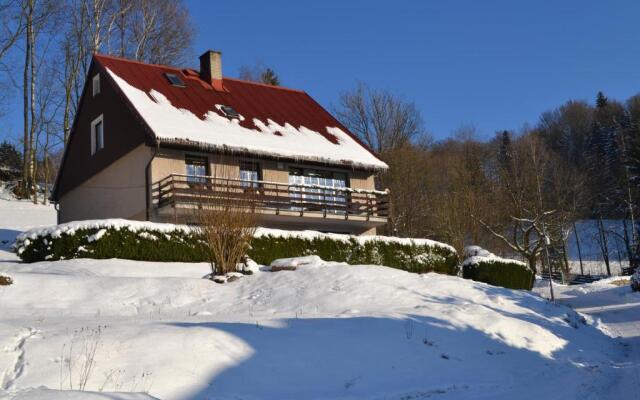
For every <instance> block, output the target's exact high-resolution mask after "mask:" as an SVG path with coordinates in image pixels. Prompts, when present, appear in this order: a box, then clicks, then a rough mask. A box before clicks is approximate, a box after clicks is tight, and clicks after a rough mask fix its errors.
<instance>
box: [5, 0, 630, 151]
mask: <svg viewBox="0 0 640 400" xmlns="http://www.w3.org/2000/svg"><path fill="white" fill-rule="evenodd" d="M186 1H187V6H188V7H189V9H190V11H191V14H192V18H193V21H194V24H195V32H196V38H195V43H194V44H193V47H192V49H191V51H192V53H193V55H192V59H193V63H192V65H191V66H197V63H198V60H197V56H198V55H199V54H201V53H202V52H204V51H205V50H206V49H208V48H211V49H216V50H221V51H222V52H223V73H224V74H225V75H226V76H237V73H238V68H239V67H240V66H241V65H251V64H254V63H256V62H257V61H261V62H262V63H264V64H266V65H269V66H271V67H272V68H274V69H275V70H276V71H277V73H278V74H279V75H280V77H281V80H282V83H283V85H285V86H290V87H294V88H299V89H304V90H306V91H307V92H308V93H309V94H311V95H312V96H313V97H315V98H316V99H317V100H318V101H319V102H320V103H321V104H323V105H324V106H325V107H327V108H331V105H332V104H335V103H336V101H337V99H338V97H339V95H340V93H341V92H343V91H345V90H348V89H350V88H353V87H354V86H355V84H356V82H357V81H362V82H366V83H368V84H369V85H370V86H372V87H375V88H384V89H389V90H391V91H393V92H394V93H396V94H397V95H399V96H402V97H404V98H405V99H407V100H410V101H413V102H415V103H416V105H417V107H418V109H419V110H420V111H421V112H422V115H423V117H424V120H425V126H426V128H427V130H428V131H429V132H430V133H431V134H432V135H433V136H434V137H435V138H436V139H442V138H445V137H447V136H449V135H451V134H452V132H453V131H455V130H456V129H457V128H459V127H460V126H463V125H470V124H472V125H474V126H475V127H476V128H477V129H478V131H479V134H480V135H481V138H489V137H492V136H493V134H494V133H495V132H496V131H497V130H502V129H519V128H521V127H522V126H523V125H524V124H530V125H533V124H535V123H536V121H537V120H538V117H539V115H540V113H542V112H543V111H546V110H549V109H552V108H554V107H557V106H559V105H560V104H562V103H563V102H565V101H566V100H569V99H584V100H588V101H591V102H593V99H594V98H595V94H596V92H597V91H598V90H602V91H604V92H605V94H606V95H608V96H609V97H611V98H616V99H620V100H624V99H626V98H627V97H629V96H631V95H634V94H636V93H638V92H640V1H638V0H606V1H603V0H581V1H578V0H529V1H519V0H518V1H514V0H482V1H481V0H475V1H474V0H447V1H444V0H441V1H427V0H424V1H418V0H415V1H409V0H394V1H380V0H369V1H364V0H358V1H356V0H351V1H348V0H320V1H293V0H290V1H285V0H269V1H260V0H243V1H230V0H227V1H220V0H216V1H208V0H186ZM15 98H16V99H18V98H19V96H16V97H15ZM14 105H15V107H14V106H12V105H9V109H8V110H5V112H7V115H5V117H4V118H3V120H2V123H3V125H4V126H3V128H4V129H2V132H0V139H1V136H2V135H10V136H14V137H18V136H19V134H20V132H21V129H22V128H21V118H20V112H21V111H20V110H21V105H20V104H18V103H15V104H14Z"/></svg>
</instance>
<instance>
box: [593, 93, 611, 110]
mask: <svg viewBox="0 0 640 400" xmlns="http://www.w3.org/2000/svg"><path fill="white" fill-rule="evenodd" d="M608 104H609V99H608V98H607V96H605V95H604V93H602V92H598V94H597V95H596V107H598V108H605V107H606V106H607V105H608Z"/></svg>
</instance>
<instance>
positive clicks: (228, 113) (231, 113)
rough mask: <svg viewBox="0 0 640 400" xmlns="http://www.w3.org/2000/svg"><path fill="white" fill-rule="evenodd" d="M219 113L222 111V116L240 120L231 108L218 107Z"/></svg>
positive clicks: (238, 114) (238, 115) (237, 113)
mask: <svg viewBox="0 0 640 400" xmlns="http://www.w3.org/2000/svg"><path fill="white" fill-rule="evenodd" d="M220 111H222V113H223V114H224V116H225V117H227V118H230V119H240V113H239V112H237V111H236V110H235V109H234V108H233V107H231V106H220Z"/></svg>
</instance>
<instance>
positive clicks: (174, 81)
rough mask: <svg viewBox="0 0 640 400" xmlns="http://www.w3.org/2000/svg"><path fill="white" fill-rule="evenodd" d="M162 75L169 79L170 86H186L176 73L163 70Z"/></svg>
mask: <svg viewBox="0 0 640 400" xmlns="http://www.w3.org/2000/svg"><path fill="white" fill-rule="evenodd" d="M164 76H165V77H166V78H167V80H168V81H169V83H171V85H172V86H177V87H186V85H185V84H184V82H183V81H182V79H180V77H179V76H178V75H176V74H173V73H170V72H165V74H164Z"/></svg>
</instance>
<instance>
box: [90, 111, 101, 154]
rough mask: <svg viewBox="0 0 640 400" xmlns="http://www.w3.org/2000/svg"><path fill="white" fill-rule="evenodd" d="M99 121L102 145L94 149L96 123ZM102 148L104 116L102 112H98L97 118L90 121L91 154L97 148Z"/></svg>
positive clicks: (96, 150)
mask: <svg viewBox="0 0 640 400" xmlns="http://www.w3.org/2000/svg"><path fill="white" fill-rule="evenodd" d="M100 122H102V132H101V133H102V140H101V142H102V147H100V148H99V149H96V144H97V143H96V125H98V124H99V123H100ZM102 149H104V117H103V114H100V116H99V117H98V118H96V119H94V120H93V121H91V155H94V154H96V153H97V152H98V151H99V150H102Z"/></svg>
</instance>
